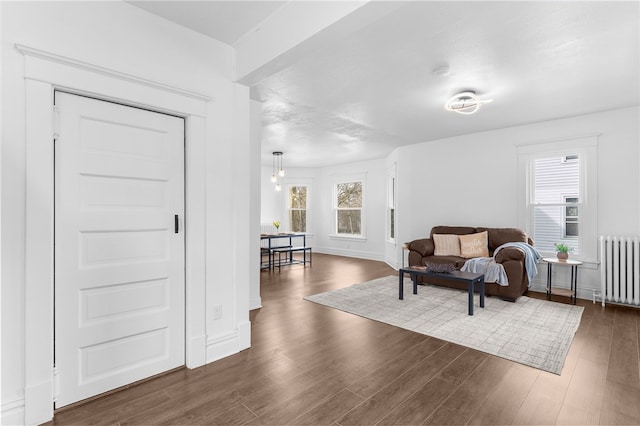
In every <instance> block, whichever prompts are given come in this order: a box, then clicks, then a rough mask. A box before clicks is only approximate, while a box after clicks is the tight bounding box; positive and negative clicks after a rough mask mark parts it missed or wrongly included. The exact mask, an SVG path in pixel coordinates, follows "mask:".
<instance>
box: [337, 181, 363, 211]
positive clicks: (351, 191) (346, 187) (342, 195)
mask: <svg viewBox="0 0 640 426" xmlns="http://www.w3.org/2000/svg"><path fill="white" fill-rule="evenodd" d="M336 189H337V191H336V192H337V200H336V201H337V207H338V208H354V207H355V208H358V207H362V182H349V183H339V184H337V185H336Z"/></svg>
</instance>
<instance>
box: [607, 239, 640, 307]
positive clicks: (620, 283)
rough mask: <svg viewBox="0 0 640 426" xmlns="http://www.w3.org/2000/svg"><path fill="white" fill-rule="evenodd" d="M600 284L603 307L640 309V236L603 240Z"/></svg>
mask: <svg viewBox="0 0 640 426" xmlns="http://www.w3.org/2000/svg"><path fill="white" fill-rule="evenodd" d="M600 282H601V297H602V306H604V304H605V301H609V302H614V303H622V304H628V305H636V306H640V237H618V236H604V235H603V236H601V237H600Z"/></svg>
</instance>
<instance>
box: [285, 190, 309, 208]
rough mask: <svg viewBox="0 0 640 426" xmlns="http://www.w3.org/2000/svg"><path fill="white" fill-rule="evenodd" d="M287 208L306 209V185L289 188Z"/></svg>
mask: <svg viewBox="0 0 640 426" xmlns="http://www.w3.org/2000/svg"><path fill="white" fill-rule="evenodd" d="M289 208H292V209H306V208H307V187H306V186H292V187H290V188H289Z"/></svg>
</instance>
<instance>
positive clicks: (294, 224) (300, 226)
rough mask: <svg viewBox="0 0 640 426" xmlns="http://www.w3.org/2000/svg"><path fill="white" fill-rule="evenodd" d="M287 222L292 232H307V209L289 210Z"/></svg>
mask: <svg viewBox="0 0 640 426" xmlns="http://www.w3.org/2000/svg"><path fill="white" fill-rule="evenodd" d="M289 224H290V226H291V231H292V232H307V211H306V210H290V211H289Z"/></svg>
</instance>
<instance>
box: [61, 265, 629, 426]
mask: <svg viewBox="0 0 640 426" xmlns="http://www.w3.org/2000/svg"><path fill="white" fill-rule="evenodd" d="M395 274H396V272H395V271H394V270H393V269H392V268H390V267H388V266H387V265H385V264H384V263H382V262H376V261H368V260H361V259H352V258H345V257H338V256H329V255H321V254H314V255H313V267H311V268H309V267H307V268H304V267H302V266H301V265H295V266H291V267H285V268H282V271H281V272H280V273H278V272H277V271H276V272H262V273H261V287H262V303H263V308H261V309H258V310H255V311H252V313H251V322H252V346H251V348H250V349H248V350H245V351H243V352H241V353H239V354H236V355H233V356H230V357H228V358H225V359H223V360H220V361H217V362H214V363H211V364H208V365H206V366H203V367H201V368H198V369H194V370H188V369H180V370H177V371H173V372H171V373H168V374H166V375H163V376H161V377H158V378H154V379H152V380H149V381H146V382H143V383H141V384H137V385H135V386H131V387H129V388H128V389H125V390H122V391H118V392H115V393H112V394H110V395H106V396H103V397H100V398H97V399H95V400H93V401H91V402H87V403H83V404H80V405H77V406H75V407H73V408H70V409H63V410H60V411H58V412H57V413H56V416H55V420H54V421H53V422H51V424H59V425H63V424H82V425H87V424H122V425H125V424H132V425H133V424H137V425H142V424H144V425H151V424H166V425H186V424H207V425H213V424H220V425H239V424H271V425H282V424H299V425H322V424H326V425H355V424H363V425H372V424H383V425H388V424H404V425H418V424H427V425H430V424H438V425H445V424H488V425H498V424H534V425H547V424H549V425H552V424H576V425H578V424H579V425H586V424H607V425H613V424H628V425H637V424H640V355H639V348H638V343H639V340H640V311H639V310H637V309H631V308H623V307H616V306H612V305H607V307H606V308H605V309H602V308H601V306H600V305H599V304H595V305H594V304H592V303H591V302H590V301H583V300H579V301H578V303H579V304H580V305H583V306H584V307H585V311H584V314H583V316H582V322H581V324H580V327H579V329H578V332H577V334H576V336H575V339H574V341H573V344H572V346H571V349H570V351H569V355H568V357H567V360H566V362H565V365H564V369H563V371H562V374H561V375H560V376H558V375H554V374H551V373H546V372H544V371H541V370H537V369H534V368H530V367H526V366H523V365H520V364H517V363H514V362H510V361H507V360H504V359H501V358H497V357H495V356H491V355H487V354H484V353H482V352H478V351H475V350H472V349H467V348H465V347H462V346H458V345H454V344H451V343H447V342H444V341H442V340H438V339H434V338H431V337H428V336H423V335H421V334H417V333H413V332H410V331H407V330H403V329H400V328H396V327H393V326H390V325H386V324H382V323H378V322H375V321H371V320H368V319H365V318H361V317H357V316H354V315H350V314H347V313H344V312H340V311H337V310H334V309H330V308H326V307H323V306H320V305H317V304H315V303H311V302H306V301H304V300H302V297H303V296H305V295H309V294H315V293H320V292H323V291H327V290H331V289H336V288H340V287H345V286H349V285H351V284H353V283H356V282H363V281H367V280H370V279H373V278H377V277H382V276H386V275H395ZM531 296H532V297H543V295H541V294H532V295H531ZM559 302H561V303H562V302H563V301H562V300H559ZM565 302H566V301H565Z"/></svg>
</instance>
